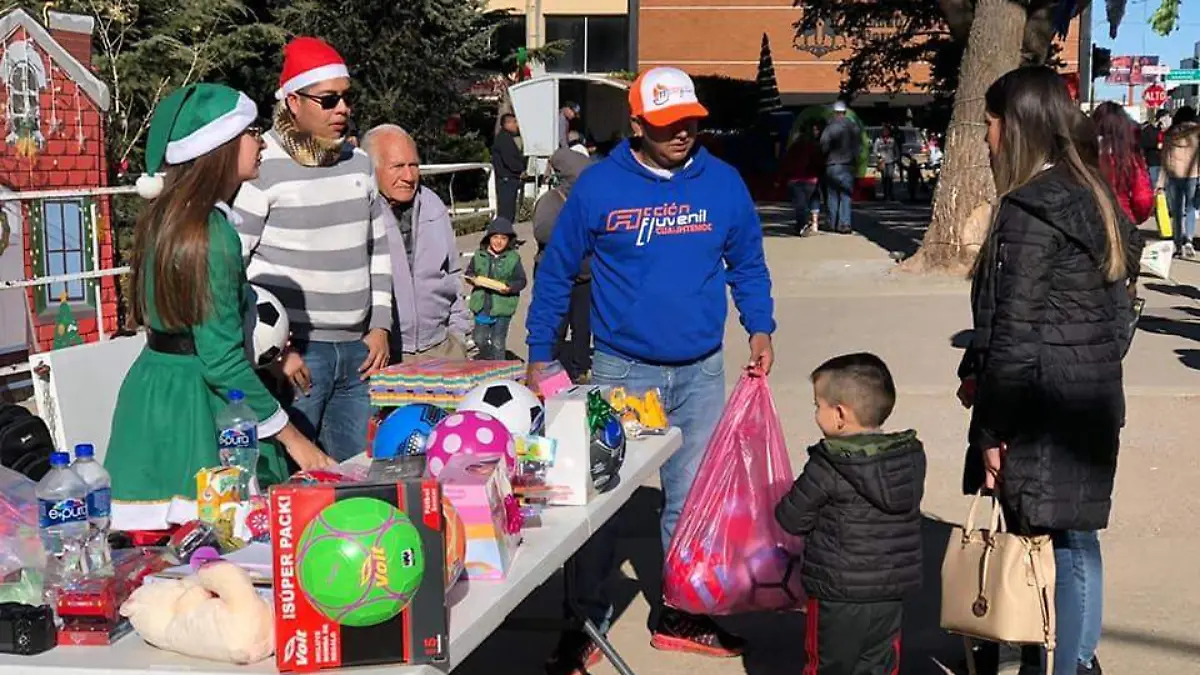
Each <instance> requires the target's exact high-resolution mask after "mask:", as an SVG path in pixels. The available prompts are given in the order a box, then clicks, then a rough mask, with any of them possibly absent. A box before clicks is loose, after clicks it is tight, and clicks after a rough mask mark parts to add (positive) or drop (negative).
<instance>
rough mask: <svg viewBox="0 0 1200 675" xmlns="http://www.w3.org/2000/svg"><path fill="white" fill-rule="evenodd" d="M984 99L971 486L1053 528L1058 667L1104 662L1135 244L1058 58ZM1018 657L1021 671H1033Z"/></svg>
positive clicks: (1033, 524)
mask: <svg viewBox="0 0 1200 675" xmlns="http://www.w3.org/2000/svg"><path fill="white" fill-rule="evenodd" d="M985 98H986V107H987V123H988V132H987V140H988V146H989V149H990V150H991V156H992V169H993V173H994V176H995V179H996V187H997V193H999V195H1000V201H999V205H998V207H997V209H996V213H995V216H994V220H993V222H992V226H991V230H990V232H989V234H988V236H987V239H986V241H985V243H984V245H983V248H982V250H981V251H980V254H979V258H978V261H977V262H976V269H975V272H974V276H973V283H972V290H971V308H972V313H973V316H974V324H975V326H974V336H973V338H972V342H971V346H970V348H969V349H968V351H967V354H966V356H965V357H964V359H963V364H962V366H961V367H960V370H959V375H960V377H962V378H963V380H964V386H963V389H962V390H961V391H960V397H961V398H962V399H963V403H964V404H965V405H967V406H968V407H970V406H972V405H973V406H974V410H973V414H972V417H971V432H970V450H969V451H968V455H967V464H966V470H965V472H964V489H965V490H966V491H967V492H970V493H973V492H975V491H976V490H978V489H980V488H981V487H984V488H989V489H993V488H994V489H995V490H996V492H997V494H998V495H999V496H1000V499H1001V502H1002V504H1003V506H1004V508H1005V510H1006V511H1007V512H1008V513H1009V515H1010V519H1009V524H1010V526H1011V527H1013V528H1014V529H1016V530H1018V531H1021V532H1025V533H1032V532H1049V533H1051V535H1052V537H1053V541H1054V548H1055V563H1056V566H1057V569H1058V577H1057V586H1056V588H1057V591H1056V596H1055V607H1056V613H1057V621H1058V639H1057V649H1056V653H1055V663H1054V672H1055V674H1056V675H1069V674H1071V673H1076V672H1078V673H1089V674H1092V673H1098V672H1099V665H1098V664H1097V663H1096V662H1095V659H1094V652H1095V648H1096V642H1097V641H1098V639H1099V636H1100V620H1101V605H1100V601H1101V597H1100V594H1101V589H1102V583H1101V580H1102V574H1103V571H1102V565H1101V557H1100V542H1099V538H1098V536H1097V531H1098V530H1101V529H1103V528H1105V527H1107V525H1108V516H1109V510H1110V508H1111V505H1112V488H1113V477H1114V475H1115V473H1116V467H1117V450H1118V446H1119V437H1120V429H1121V426H1122V425H1123V424H1124V414H1125V399H1124V385H1123V382H1122V369H1121V358H1122V356H1123V355H1124V350H1125V347H1126V345H1127V342H1128V339H1129V335H1128V325H1129V324H1128V322H1129V321H1130V319H1131V317H1132V311H1131V297H1130V294H1129V292H1128V288H1129V285H1130V283H1131V280H1132V278H1133V274H1134V273H1136V270H1137V265H1138V257H1139V256H1140V251H1139V250H1137V249H1138V246H1137V243H1136V239H1137V238H1136V234H1135V231H1134V230H1133V228H1132V226H1131V225H1130V224H1129V223H1128V222H1126V221H1125V219H1124V218H1123V216H1122V215H1121V213H1120V211H1119V208H1118V207H1117V205H1116V203H1115V201H1114V200H1113V198H1112V196H1111V194H1110V193H1109V191H1108V189H1107V187H1106V184H1105V182H1104V178H1103V177H1102V175H1101V173H1100V171H1099V167H1098V165H1097V163H1096V156H1095V135H1094V131H1091V127H1090V123H1089V122H1088V121H1087V119H1086V118H1085V117H1084V116H1083V115H1082V113H1080V111H1079V110H1078V109H1077V108H1076V107H1075V106H1074V105H1072V103H1071V101H1070V98H1069V96H1068V94H1067V90H1066V87H1065V86H1064V84H1063V82H1062V80H1061V79H1060V78H1059V76H1058V75H1057V74H1056V73H1055V72H1054V71H1052V70H1050V69H1048V68H1042V67H1038V68H1021V69H1018V70H1014V71H1012V72H1010V73H1008V74H1006V75H1004V76H1003V77H1001V78H1000V79H999V80H997V81H996V82H995V83H994V84H993V85H992V86H991V88H989V89H988V91H987V94H986V97H985ZM1089 134H1090V138H1089V137H1088V136H1089ZM1023 661H1025V662H1026V664H1025V665H1023V666H1022V669H1021V675H1027V674H1029V673H1036V672H1038V670H1039V668H1040V666H1039V665H1035V664H1036V662H1030V660H1029V659H1023Z"/></svg>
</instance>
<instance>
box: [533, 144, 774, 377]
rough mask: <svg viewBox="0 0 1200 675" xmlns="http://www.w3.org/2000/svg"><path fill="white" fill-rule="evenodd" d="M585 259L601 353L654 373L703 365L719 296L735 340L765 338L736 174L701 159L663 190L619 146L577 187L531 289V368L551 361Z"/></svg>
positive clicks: (752, 224) (761, 279)
mask: <svg viewBox="0 0 1200 675" xmlns="http://www.w3.org/2000/svg"><path fill="white" fill-rule="evenodd" d="M588 255H591V256H592V333H593V336H594V338H595V344H596V349H597V350H599V351H601V352H605V353H608V354H612V355H614V356H619V357H623V358H628V359H633V360H636V361H641V362H644V363H651V364H663V365H672V364H686V363H691V362H694V361H696V360H699V359H701V358H703V357H705V356H708V355H710V354H712V353H713V352H715V351H716V350H717V349H719V348H720V347H721V343H722V338H723V337H724V333H725V317H726V312H727V300H726V295H725V287H726V285H728V286H729V288H730V291H731V294H732V295H733V302H734V304H735V305H736V306H737V309H738V312H739V314H740V315H741V322H742V326H743V327H744V328H745V329H746V332H747V333H750V334H754V333H768V334H769V333H772V332H774V330H775V320H774V317H773V312H774V301H773V300H772V299H771V277H770V274H769V272H768V271H767V264H766V259H765V258H764V256H763V243H762V226H761V224H760V223H759V220H758V213H757V212H756V211H755V209H754V201H753V200H752V199H751V198H750V193H749V191H748V190H747V189H746V185H745V183H743V182H742V178H741V176H739V175H738V173H737V171H736V170H734V168H733V167H731V166H729V165H728V164H726V163H725V162H722V161H721V160H719V159H717V158H716V157H713V156H712V155H711V154H709V152H708V151H707V150H705V149H703V148H701V149H700V150H699V151H698V152H696V153H695V154H694V156H693V157H692V159H691V161H690V162H689V163H688V164H687V165H686V166H685V167H684V168H683V169H681V170H679V171H677V172H676V173H675V174H674V175H673V176H672V177H671V178H669V179H668V178H666V177H664V176H660V175H656V174H655V173H654V172H652V171H650V170H649V169H648V168H646V167H645V166H644V165H642V164H641V163H640V162H639V161H638V160H637V159H636V158H635V157H634V156H633V152H632V150H631V149H630V146H629V142H628V141H625V142H622V143H621V144H620V145H619V146H617V147H616V148H615V149H614V150H613V152H612V154H611V155H609V157H608V159H606V160H604V161H602V162H600V163H599V164H596V165H594V166H592V167H590V168H588V169H587V170H586V171H585V172H584V173H583V175H582V176H580V177H579V179H578V181H577V182H576V183H575V186H574V187H573V188H572V189H571V194H570V196H569V197H568V199H567V202H566V205H565V206H564V207H563V210H562V212H561V213H560V214H559V217H558V222H557V223H556V224H555V226H554V233H553V235H552V236H551V238H550V243H549V245H548V247H547V248H546V253H545V257H544V258H543V259H542V262H541V265H540V266H539V268H538V272H537V276H536V277H535V279H534V287H533V304H532V305H531V306H530V308H529V316H528V318H527V319H526V326H527V327H528V329H529V338H528V344H529V360H530V361H531V362H534V363H537V362H544V361H549V360H551V350H552V348H553V346H554V343H555V341H556V339H557V336H558V327H559V323H560V322H561V321H562V317H563V316H564V314H566V311H567V305H568V302H569V299H570V294H571V287H572V285H573V284H574V282H575V277H576V276H577V275H578V273H579V266H580V262H581V261H582V260H583V259H584V258H585V257H587V256H588Z"/></svg>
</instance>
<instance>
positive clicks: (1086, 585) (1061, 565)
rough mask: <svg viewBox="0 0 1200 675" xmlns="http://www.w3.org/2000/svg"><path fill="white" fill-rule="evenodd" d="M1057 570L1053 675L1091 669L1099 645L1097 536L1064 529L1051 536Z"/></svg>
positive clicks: (1100, 604) (1100, 614) (1100, 599)
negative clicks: (1088, 667) (1081, 666)
mask: <svg viewBox="0 0 1200 675" xmlns="http://www.w3.org/2000/svg"><path fill="white" fill-rule="evenodd" d="M1053 542H1054V567H1055V570H1056V579H1055V589H1054V610H1055V614H1056V619H1057V622H1058V636H1057V645H1056V650H1055V652H1054V672H1055V674H1056V675H1057V674H1058V673H1064V674H1065V673H1074V672H1075V670H1076V663H1080V664H1083V665H1085V666H1090V665H1091V663H1092V657H1094V656H1095V655H1096V646H1097V645H1098V644H1099V643H1100V626H1101V623H1102V621H1103V618H1104V562H1103V559H1102V558H1101V556H1100V535H1099V533H1098V532H1095V531H1088V532H1084V531H1080V530H1066V531H1060V532H1055V533H1054V534H1053Z"/></svg>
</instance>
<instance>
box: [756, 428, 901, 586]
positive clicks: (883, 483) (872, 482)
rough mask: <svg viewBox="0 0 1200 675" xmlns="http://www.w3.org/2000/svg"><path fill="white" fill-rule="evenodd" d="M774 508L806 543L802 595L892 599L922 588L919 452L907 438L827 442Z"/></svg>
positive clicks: (865, 437) (874, 436)
mask: <svg viewBox="0 0 1200 675" xmlns="http://www.w3.org/2000/svg"><path fill="white" fill-rule="evenodd" d="M808 453H809V460H808V464H807V465H806V466H805V467H804V473H802V474H800V477H799V478H797V479H796V483H795V484H794V485H793V486H792V489H791V491H790V492H788V494H787V496H785V497H784V498H783V500H782V501H780V502H779V505H778V506H777V507H776V508H775V517H776V519H777V520H778V521H779V524H780V525H781V526H783V529H784V530H787V531H788V532H790V533H792V534H796V535H803V536H804V537H806V539H805V542H804V567H803V571H802V574H803V580H804V591H805V592H806V593H808V594H809V595H810V596H812V597H814V598H819V599H821V600H840V601H849V602H879V601H883V600H899V599H901V598H903V597H904V596H905V595H907V594H908V593H911V592H912V591H915V590H917V589H919V588H920V587H921V497H922V496H923V495H924V492H925V449H924V448H923V447H922V445H921V442H920V441H919V440H917V434H916V432H914V431H904V432H901V433H896V434H860V435H857V436H847V437H844V438H828V439H825V440H823V441H821V442H820V443H817V444H816V445H814V446H812V447H811V448H809V449H808Z"/></svg>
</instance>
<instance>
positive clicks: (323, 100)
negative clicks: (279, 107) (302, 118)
mask: <svg viewBox="0 0 1200 675" xmlns="http://www.w3.org/2000/svg"><path fill="white" fill-rule="evenodd" d="M296 95H297V96H299V97H301V98H306V99H308V100H310V101H314V102H316V104H317V105H319V106H321V109H322V110H333V109H334V108H336V107H337V106H338V104H339V103H341V102H342V101H345V102H346V107H350V95H349V93H348V92H343V93H340V94H339V93H337V92H333V93H329V94H321V95H320V96H316V95H313V94H305V93H304V92H302V91H298V92H296Z"/></svg>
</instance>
